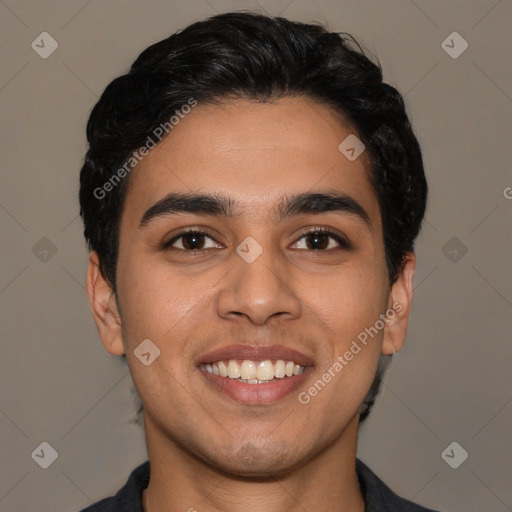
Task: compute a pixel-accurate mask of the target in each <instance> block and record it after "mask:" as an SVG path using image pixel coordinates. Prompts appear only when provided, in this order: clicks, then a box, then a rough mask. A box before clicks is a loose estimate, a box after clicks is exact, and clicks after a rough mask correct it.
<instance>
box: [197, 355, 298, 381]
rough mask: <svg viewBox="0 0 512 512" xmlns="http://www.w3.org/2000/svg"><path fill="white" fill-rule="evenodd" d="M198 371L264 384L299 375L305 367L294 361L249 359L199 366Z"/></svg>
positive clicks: (222, 361) (215, 362)
mask: <svg viewBox="0 0 512 512" xmlns="http://www.w3.org/2000/svg"><path fill="white" fill-rule="evenodd" d="M200 369H201V370H203V371H206V372H207V373H209V374H213V375H216V376H219V377H223V378H228V379H233V380H236V381H237V382H243V383H245V384H266V383H268V382H272V381H275V380H277V379H285V378H288V377H293V376H294V375H301V374H302V373H303V372H304V369H305V367H304V366H302V365H300V364H297V363H295V362H294V361H285V360H283V359H278V360H274V361H272V360H269V359H266V360H263V361H253V360H251V359H244V360H240V359H238V360H237V359H229V360H221V361H214V362H211V363H206V364H202V365H200Z"/></svg>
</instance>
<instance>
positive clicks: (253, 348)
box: [196, 345, 314, 386]
mask: <svg viewBox="0 0 512 512" xmlns="http://www.w3.org/2000/svg"><path fill="white" fill-rule="evenodd" d="M229 359H237V360H240V359H242V360H243V359H250V360H251V361H265V360H270V361H276V360H278V359H282V360H284V361H293V362H294V363H296V364H300V365H301V366H306V367H308V366H314V362H313V360H312V359H311V358H310V357H308V356H306V355H305V354H302V353H301V352H298V351H297V350H294V349H292V348H289V347H284V346H282V345H227V346H224V347H220V348H217V349H215V350H212V351H210V352H208V353H206V354H204V355H202V356H201V357H200V358H199V359H198V360H197V361H196V366H199V365H201V364H206V363H213V362H215V361H226V360H229ZM221 378H223V377H221ZM289 378H291V377H289ZM249 385H251V386H252V385H253V384H249ZM254 385H258V386H264V385H265V384H254Z"/></svg>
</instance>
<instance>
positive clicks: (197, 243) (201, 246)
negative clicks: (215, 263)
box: [164, 231, 220, 251]
mask: <svg viewBox="0 0 512 512" xmlns="http://www.w3.org/2000/svg"><path fill="white" fill-rule="evenodd" d="M208 243H209V245H207V244H208ZM218 247H220V244H218V243H217V242H216V241H215V240H214V239H213V238H212V237H211V236H209V234H208V233H205V232H203V231H186V232H184V233H181V234H179V235H178V236H175V237H174V238H173V239H171V240H170V241H169V242H167V243H166V244H165V246H164V249H169V248H172V249H177V250H181V251H201V250H205V249H212V248H218Z"/></svg>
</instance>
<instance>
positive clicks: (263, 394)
mask: <svg viewBox="0 0 512 512" xmlns="http://www.w3.org/2000/svg"><path fill="white" fill-rule="evenodd" d="M312 370H313V367H312V366H306V368H305V369H304V372H303V373H301V374H300V375H294V376H293V377H283V378H282V379H275V380H273V381H272V382H268V383H266V384H246V383H245V382H238V381H237V380H236V379H230V378H229V377H220V376H217V375H214V374H213V373H208V372H207V371H206V370H203V369H200V373H201V375H203V377H204V378H205V379H206V382H207V383H208V384H210V385H211V386H212V387H213V389H214V390H216V391H217V392H219V393H221V394H222V395H224V396H227V397H229V398H231V399H232V400H235V401H237V402H240V403H242V404H247V405H264V404H270V403H273V402H277V401H278V400H282V399H284V398H286V397H287V396H289V395H290V394H292V393H293V392H294V391H297V389H298V388H299V387H300V385H301V384H302V383H303V382H304V381H305V379H307V378H308V377H309V375H310V373H311V372H312Z"/></svg>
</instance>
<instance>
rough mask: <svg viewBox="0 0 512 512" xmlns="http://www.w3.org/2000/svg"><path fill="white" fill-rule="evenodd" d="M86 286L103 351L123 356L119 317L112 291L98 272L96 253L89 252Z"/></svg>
mask: <svg viewBox="0 0 512 512" xmlns="http://www.w3.org/2000/svg"><path fill="white" fill-rule="evenodd" d="M86 285H87V295H88V296H89V302H90V303H91V307H92V311H93V314H94V321H95V322H96V327H97V328H98V332H99V335H100V338H101V342H102V343H103V346H104V347H105V350H106V351H107V352H109V353H110V354H113V355H116V356H120V355H121V354H124V347H123V338H122V335H121V316H120V315H119V311H118V308H117V304H116V299H115V295H114V290H113V289H112V286H111V285H110V283H109V282H108V281H107V280H106V279H105V277H103V274H102V273H101V271H100V265H99V258H98V254H97V253H96V251H91V253H90V254H89V265H88V267H87V278H86Z"/></svg>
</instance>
